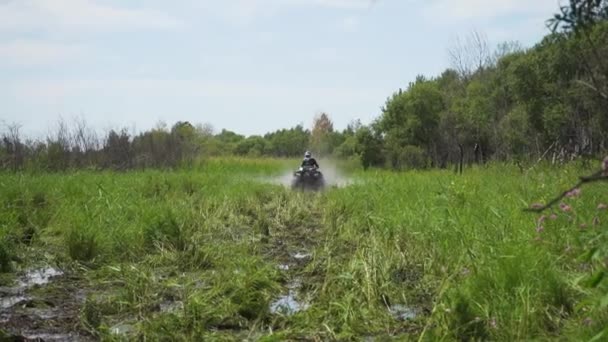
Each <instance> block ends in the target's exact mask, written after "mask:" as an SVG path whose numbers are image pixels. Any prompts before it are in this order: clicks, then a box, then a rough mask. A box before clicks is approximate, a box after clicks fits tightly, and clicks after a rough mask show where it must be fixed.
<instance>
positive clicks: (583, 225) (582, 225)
mask: <svg viewBox="0 0 608 342" xmlns="http://www.w3.org/2000/svg"><path fill="white" fill-rule="evenodd" d="M579 227H580V228H581V229H586V228H587V227H588V225H587V224H586V223H581V224H580V226H579Z"/></svg>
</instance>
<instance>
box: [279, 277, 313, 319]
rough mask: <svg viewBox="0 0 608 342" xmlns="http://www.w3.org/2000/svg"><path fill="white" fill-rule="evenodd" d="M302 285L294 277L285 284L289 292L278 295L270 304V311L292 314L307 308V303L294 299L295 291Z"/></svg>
mask: <svg viewBox="0 0 608 342" xmlns="http://www.w3.org/2000/svg"><path fill="white" fill-rule="evenodd" d="M301 286H302V282H301V281H300V280H299V279H294V280H293V281H292V282H290V283H289V284H287V288H288V289H289V293H288V294H287V295H283V296H280V297H279V298H277V300H275V301H274V302H272V303H271V304H270V312H271V313H273V314H283V315H288V316H289V315H293V314H295V313H297V312H300V311H303V310H306V309H308V306H309V305H308V304H306V303H302V302H300V301H298V300H297V299H296V291H297V289H299V288H300V287H301Z"/></svg>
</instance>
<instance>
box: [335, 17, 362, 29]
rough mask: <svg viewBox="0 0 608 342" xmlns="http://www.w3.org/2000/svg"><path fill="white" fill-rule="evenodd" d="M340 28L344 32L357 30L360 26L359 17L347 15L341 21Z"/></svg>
mask: <svg viewBox="0 0 608 342" xmlns="http://www.w3.org/2000/svg"><path fill="white" fill-rule="evenodd" d="M339 28H340V30H342V31H344V32H356V31H357V29H358V28H359V18H357V17H346V18H344V19H342V21H340V24H339Z"/></svg>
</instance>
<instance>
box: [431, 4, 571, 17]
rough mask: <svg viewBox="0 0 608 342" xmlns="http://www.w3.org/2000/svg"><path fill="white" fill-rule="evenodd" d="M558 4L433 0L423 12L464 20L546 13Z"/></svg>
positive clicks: (433, 15) (554, 8)
mask: <svg viewBox="0 0 608 342" xmlns="http://www.w3.org/2000/svg"><path fill="white" fill-rule="evenodd" d="M558 5H559V0H534V1H530V0H492V1H488V0H434V1H429V2H428V5H427V6H426V8H425V9H424V13H425V15H426V16H427V17H428V18H429V19H430V18H434V19H436V20H438V21H444V20H447V21H455V20H456V21H466V20H471V19H492V18H496V17H499V16H503V15H510V14H527V15H539V14H546V13H548V12H549V13H550V12H551V11H552V10H553V11H554V10H556V9H557V8H558Z"/></svg>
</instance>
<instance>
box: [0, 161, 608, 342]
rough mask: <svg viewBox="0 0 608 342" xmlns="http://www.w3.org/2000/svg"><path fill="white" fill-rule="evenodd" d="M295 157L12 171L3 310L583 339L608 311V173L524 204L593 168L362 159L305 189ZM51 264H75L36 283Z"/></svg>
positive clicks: (10, 328)
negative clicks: (291, 175) (191, 166)
mask: <svg viewBox="0 0 608 342" xmlns="http://www.w3.org/2000/svg"><path fill="white" fill-rule="evenodd" d="M290 165H293V163H291V164H290V162H289V161H280V160H256V161H254V160H237V159H218V160H210V161H207V162H206V163H205V164H204V165H203V166H201V167H199V168H197V169H195V170H183V171H138V172H127V173H114V172H92V171H87V172H73V173H69V174H27V173H25V174H17V175H15V174H2V176H1V178H0V201H1V204H0V271H2V275H0V286H1V287H2V289H0V294H3V296H4V297H5V298H7V299H4V300H3V301H4V302H3V307H2V308H1V310H2V314H1V315H0V319H2V320H0V322H3V324H0V327H1V326H3V325H4V327H5V328H4V333H5V334H19V335H28V334H29V336H34V335H36V334H55V336H60V335H61V334H65V333H67V332H68V331H72V332H73V333H77V334H78V336H80V338H82V339H93V340H96V339H103V340H124V339H141V338H145V339H149V340H162V339H166V340H202V339H205V340H226V341H231V340H245V339H248V340H262V341H275V340H276V341H279V340H296V339H306V340H335V339H344V340H365V341H383V340H392V339H396V340H504V341H513V340H529V339H537V340H549V339H557V338H560V339H564V340H585V339H590V338H592V337H593V336H595V335H596V334H597V333H599V332H600V331H601V330H602V329H603V328H604V327H605V326H606V325H607V323H608V315H607V312H606V310H605V309H603V308H602V306H601V305H596V304H595V303H596V302H598V298H600V296H601V295H602V294H603V293H605V292H606V291H605V289H603V288H602V287H601V286H600V287H598V288H593V289H592V288H590V287H588V286H586V283H587V282H588V280H587V278H588V277H589V276H590V275H593V274H594V272H595V270H596V269H597V268H598V267H600V266H601V263H602V262H603V260H599V261H598V260H596V261H594V260H591V261H588V260H587V259H585V258H583V257H582V256H584V255H585V253H586V252H588V251H592V250H595V249H594V248H595V247H600V248H602V246H605V245H606V241H605V234H604V230H606V228H608V227H607V223H608V213H607V212H606V211H605V210H602V209H601V206H600V208H599V209H598V204H599V203H606V202H608V196H607V195H606V189H607V188H606V187H607V186H608V185H604V184H599V185H590V186H589V187H586V188H583V191H582V194H581V195H580V196H578V197H573V198H568V199H566V200H564V202H565V204H567V205H569V206H570V207H563V209H564V210H560V208H559V207H557V208H556V209H555V210H554V211H553V212H551V211H549V212H547V213H546V217H544V218H540V217H539V215H535V214H530V213H525V212H523V211H522V208H525V207H527V206H528V205H529V204H531V203H533V202H543V201H546V200H548V199H550V198H551V197H553V196H554V195H555V194H557V193H559V192H560V191H561V190H563V189H564V188H567V187H568V186H569V185H570V184H571V183H573V182H574V181H576V179H577V177H578V176H579V175H580V174H583V173H586V171H588V170H584V169H582V168H580V167H577V166H574V165H572V166H567V167H564V168H549V167H537V168H535V169H534V170H532V171H530V172H527V173H521V172H520V171H519V169H518V168H517V167H510V166H505V165H494V166H488V167H484V168H473V169H467V170H465V173H464V175H462V176H459V175H456V174H454V173H452V172H450V171H424V172H422V171H421V172H406V173H393V172H388V171H367V172H363V171H354V172H353V173H352V174H350V175H349V177H351V179H352V182H351V184H350V185H348V186H344V187H333V188H330V189H328V190H326V191H324V192H321V193H311V192H304V193H302V192H293V191H291V190H289V189H287V188H285V187H283V186H281V185H278V184H276V183H274V182H272V181H271V180H272V179H273V177H280V176H281V174H282V173H284V172H285V170H286V169H289V166H290ZM552 213H554V214H555V215H552ZM539 219H540V221H542V222H540V223H539ZM49 266H51V267H53V268H52V270H55V271H58V272H61V273H62V274H61V275H59V276H56V277H48V278H49V282H48V283H46V284H37V285H33V286H29V285H27V283H28V279H30V280H31V276H28V274H30V273H28V272H31V270H41V269H42V270H49V269H48V268H47V267H49ZM28 277H29V278H28ZM30 283H31V282H30ZM19 284H21V285H19ZM24 284H25V285H24ZM26 285H27V286H26ZM20 286H21V287H20ZM2 291H4V292H2ZM11 296H12V297H11ZM11 298H12V299H11ZM41 312H45V313H47V316H48V317H47V318H46V319H44V318H41V317H42V315H41V314H40V313H41ZM51 313H54V315H55V316H52V314H51ZM0 330H2V328H0Z"/></svg>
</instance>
